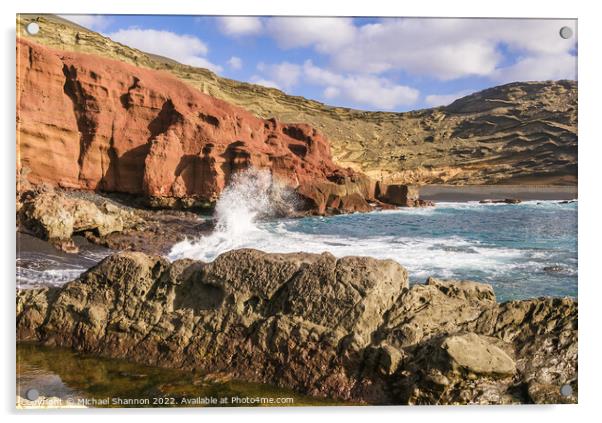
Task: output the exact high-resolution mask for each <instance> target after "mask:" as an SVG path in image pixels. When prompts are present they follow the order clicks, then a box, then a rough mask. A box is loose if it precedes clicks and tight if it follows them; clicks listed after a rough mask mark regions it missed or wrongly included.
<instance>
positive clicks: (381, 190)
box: [375, 181, 434, 207]
mask: <svg viewBox="0 0 602 423" xmlns="http://www.w3.org/2000/svg"><path fill="white" fill-rule="evenodd" d="M375 196H376V198H378V199H379V200H380V201H382V202H384V203H387V204H393V205H396V206H403V207H424V206H434V203H433V202H432V201H427V200H421V199H420V189H419V187H417V186H415V185H400V184H386V183H384V182H380V181H379V182H377V183H376V190H375Z"/></svg>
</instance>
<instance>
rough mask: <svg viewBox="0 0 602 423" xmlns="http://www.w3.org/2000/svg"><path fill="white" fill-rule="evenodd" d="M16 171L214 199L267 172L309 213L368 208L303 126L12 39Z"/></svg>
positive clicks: (156, 76) (110, 188) (349, 177)
mask: <svg viewBox="0 0 602 423" xmlns="http://www.w3.org/2000/svg"><path fill="white" fill-rule="evenodd" d="M17 67H18V69H17V140H18V148H17V151H18V163H17V171H18V172H19V173H21V172H22V169H23V168H27V178H28V180H29V182H31V183H33V184H34V185H39V184H42V183H47V184H52V185H55V186H59V187H62V188H74V189H86V190H99V191H106V192H121V193H129V194H137V195H144V196H145V197H147V198H148V199H149V203H150V204H151V205H153V206H158V207H180V206H182V207H195V206H196V207H203V206H209V205H210V204H212V203H213V202H214V201H215V200H216V199H217V198H218V197H219V194H220V193H221V191H222V190H223V189H224V187H225V186H226V184H227V183H228V181H229V179H230V177H231V175H233V174H234V173H236V172H238V171H240V170H243V169H247V168H250V167H253V168H257V169H269V170H270V171H271V172H272V174H273V176H274V178H275V179H278V180H279V181H281V182H282V183H284V184H286V185H287V186H290V187H291V188H293V189H296V190H298V192H299V194H300V195H301V196H302V197H303V198H305V199H306V200H307V201H306V202H305V204H306V206H307V207H308V208H311V209H312V210H313V211H317V212H319V213H324V212H325V210H326V209H328V208H334V209H338V210H341V211H365V210H368V209H370V206H369V205H368V203H367V202H366V200H367V199H372V197H373V192H372V193H370V192H368V191H367V190H366V189H365V187H366V185H369V182H366V181H368V179H367V178H366V177H365V176H363V175H361V174H358V173H357V172H354V171H352V170H350V169H343V168H341V167H339V166H337V165H335V164H334V163H333V162H332V159H331V154H330V146H329V143H328V141H327V140H326V138H325V137H324V136H323V135H321V134H320V132H318V131H317V130H316V129H314V128H312V127H311V126H309V125H306V124H287V123H281V122H279V121H277V120H275V119H267V120H264V119H259V118H257V117H255V116H253V115H252V114H251V113H249V112H247V111H245V110H244V109H241V108H240V107H237V106H233V105H231V104H228V103H226V102H225V101H222V100H218V99H216V98H213V97H210V96H208V95H206V94H203V93H201V92H200V91H199V90H197V89H195V88H193V87H191V86H190V85H188V84H185V83H183V82H182V81H180V80H178V79H177V78H175V77H174V76H172V75H170V74H168V73H166V72H158V71H154V70H150V69H145V68H141V67H136V66H133V65H129V64H126V63H123V62H119V61H115V60H110V59H106V58H103V57H100V56H93V55H88V54H81V53H73V52H71V53H67V52H64V51H60V50H53V49H50V48H48V47H44V46H42V45H39V44H36V43H33V42H30V41H28V40H24V39H18V41H17Z"/></svg>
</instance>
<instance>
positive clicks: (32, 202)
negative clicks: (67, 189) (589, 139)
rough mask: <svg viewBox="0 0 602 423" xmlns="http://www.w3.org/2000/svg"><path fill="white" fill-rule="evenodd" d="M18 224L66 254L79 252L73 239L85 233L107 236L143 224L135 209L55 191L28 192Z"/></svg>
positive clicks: (20, 200) (20, 204) (23, 199)
mask: <svg viewBox="0 0 602 423" xmlns="http://www.w3.org/2000/svg"><path fill="white" fill-rule="evenodd" d="M18 204H19V207H18V223H19V224H20V225H22V226H23V227H24V228H26V229H27V230H29V231H31V232H32V233H33V234H34V235H36V236H37V237H39V238H41V239H44V240H47V241H49V242H50V243H52V244H53V245H55V246H57V247H58V248H60V249H62V250H65V251H66V252H73V253H74V252H77V247H76V246H75V244H74V243H73V240H72V236H73V235H75V234H78V233H79V234H83V233H85V232H91V233H94V234H95V235H96V236H98V237H105V236H107V235H110V234H112V233H114V232H122V231H123V230H124V229H128V228H131V227H134V226H136V225H137V224H139V223H141V219H140V218H139V217H138V216H137V215H136V214H135V213H134V212H133V211H131V210H126V209H124V208H121V207H118V206H116V205H114V204H112V203H110V202H103V203H102V204H101V205H100V206H99V205H96V204H95V203H93V202H92V201H88V200H85V199H82V198H71V197H68V196H66V195H63V194H61V193H59V192H55V191H54V190H52V189H45V190H41V192H36V191H26V192H24V193H23V194H22V195H21V197H20V199H19V202H18Z"/></svg>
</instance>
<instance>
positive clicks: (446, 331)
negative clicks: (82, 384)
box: [17, 250, 577, 404]
mask: <svg viewBox="0 0 602 423" xmlns="http://www.w3.org/2000/svg"><path fill="white" fill-rule="evenodd" d="M17 340H18V341H35V342H41V343H43V344H45V345H51V346H63V347H70V348H73V349H75V350H77V351H84V352H88V353H93V354H98V355H101V356H105V357H115V358H125V359H128V360H132V361H136V362H140V363H145V364H150V365H156V366H164V367H173V368H181V369H198V370H201V371H204V372H208V373H217V374H224V375H227V376H228V377H231V378H237V379H243V380H248V381H255V382H264V383H270V384H276V385H279V386H282V387H289V388H293V389H295V390H297V391H300V392H303V393H307V394H311V395H316V396H326V397H330V398H336V399H343V400H354V401H362V402H368V403H374V404H393V403H395V404H451V403H491V404H500V403H503V404H505V403H530V402H538V403H548V402H576V400H577V398H576V388H577V367H576V366H577V303H576V302H575V301H574V300H571V299H552V298H541V299H534V300H525V301H512V302H508V303H504V304H498V303H496V301H495V295H494V293H493V291H492V289H491V287H490V286H488V285H484V284H479V283H475V282H467V281H439V280H435V279H429V280H428V281H427V283H426V284H424V285H416V286H413V287H412V288H409V287H408V278H407V272H406V271H405V270H404V269H403V268H402V267H401V266H399V265H398V264H397V263H395V262H393V261H390V260H376V259H372V258H365V257H345V258H341V259H336V258H335V257H333V256H332V255H330V254H328V253H324V254H321V255H316V254H305V253H295V254H267V253H263V252H260V251H256V250H237V251H232V252H229V253H225V254H223V255H221V256H219V257H218V258H217V259H216V260H215V261H213V262H212V263H202V262H196V261H192V260H179V261H176V262H174V263H172V264H170V263H169V262H168V261H167V260H165V259H163V258H160V257H154V256H147V255H145V254H142V253H121V254H116V255H113V256H111V257H108V258H107V259H105V260H104V261H102V262H101V263H100V264H99V265H98V266H96V267H95V268H93V269H91V270H90V271H88V272H86V273H85V274H83V275H82V276H81V277H80V278H79V279H77V280H75V281H73V282H70V283H68V284H66V285H65V286H63V287H62V288H50V289H48V288H46V289H36V290H28V291H20V292H18V293H17ZM564 384H570V385H571V386H572V387H573V391H574V392H575V394H574V395H573V396H570V397H561V396H560V387H561V386H562V385H564Z"/></svg>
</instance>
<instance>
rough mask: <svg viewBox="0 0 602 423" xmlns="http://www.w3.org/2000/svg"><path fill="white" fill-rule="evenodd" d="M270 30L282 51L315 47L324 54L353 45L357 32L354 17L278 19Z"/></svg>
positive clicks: (274, 19)
mask: <svg viewBox="0 0 602 423" xmlns="http://www.w3.org/2000/svg"><path fill="white" fill-rule="evenodd" d="M266 28H267V32H268V33H269V34H270V35H271V36H272V37H273V38H274V40H275V41H276V42H277V43H278V45H279V46H280V47H282V48H295V47H310V46H314V47H315V48H316V50H318V51H320V52H330V51H332V50H333V49H336V48H338V47H341V46H343V45H346V44H350V43H351V41H353V38H354V36H355V32H356V27H355V26H354V25H353V20H352V19H351V18H321V17H315V18H314V17H276V18H269V19H268V20H267V24H266Z"/></svg>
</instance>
